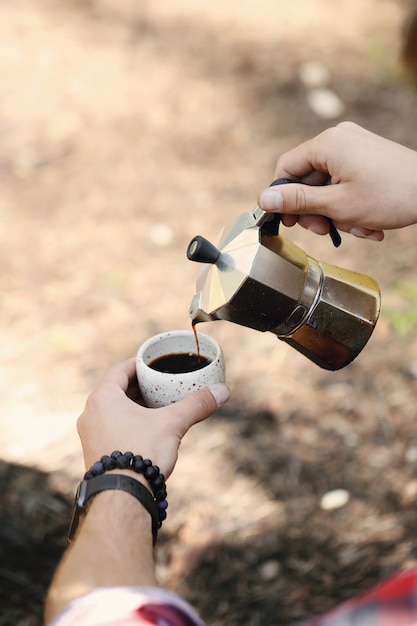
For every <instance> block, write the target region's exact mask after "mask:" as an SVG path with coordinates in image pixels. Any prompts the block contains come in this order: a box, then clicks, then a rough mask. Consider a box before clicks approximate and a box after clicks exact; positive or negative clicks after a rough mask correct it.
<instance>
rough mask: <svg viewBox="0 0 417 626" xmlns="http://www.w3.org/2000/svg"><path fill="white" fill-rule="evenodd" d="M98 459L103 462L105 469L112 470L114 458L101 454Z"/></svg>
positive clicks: (114, 464)
mask: <svg viewBox="0 0 417 626" xmlns="http://www.w3.org/2000/svg"><path fill="white" fill-rule="evenodd" d="M100 461H101V462H102V463H103V467H104V469H105V470H112V469H114V468H115V467H116V462H115V460H114V459H113V458H112V457H111V456H108V455H107V454H105V455H104V456H102V457H101V459H100Z"/></svg>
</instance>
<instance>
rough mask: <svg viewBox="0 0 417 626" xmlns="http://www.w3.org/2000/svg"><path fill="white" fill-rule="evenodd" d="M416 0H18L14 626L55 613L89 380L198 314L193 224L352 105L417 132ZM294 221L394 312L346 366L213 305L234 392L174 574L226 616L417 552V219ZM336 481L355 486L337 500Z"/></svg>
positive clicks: (174, 506) (11, 294)
mask: <svg viewBox="0 0 417 626" xmlns="http://www.w3.org/2000/svg"><path fill="white" fill-rule="evenodd" d="M409 9H410V4H409V3H407V2H401V1H400V0H397V1H389V0H339V1H338V2H337V3H335V2H331V1H330V0H315V1H314V2H312V1H311V0H298V2H292V3H289V2H284V1H283V0H258V1H255V0H245V1H242V0H229V2H225V3H213V2H209V1H208V0H198V1H197V2H196V1H193V0H171V1H170V2H163V1H160V2H158V3H156V2H155V3H151V2H150V1H146V0H136V1H133V0H132V1H130V0H83V1H81V0H69V1H68V0H67V2H64V1H63V0H14V2H13V3H11V2H3V3H0V262H1V267H2V272H1V276H0V289H1V293H2V306H1V309H0V397H1V401H2V408H1V412H0V413H1V415H0V422H1V430H0V450H1V458H2V460H1V463H0V494H1V495H0V498H1V500H0V502H1V510H0V606H1V611H0V626H12V625H13V626H17V625H18V626H38V625H40V624H41V623H42V609H43V601H44V596H45V592H46V588H47V585H48V583H49V581H50V578H51V576H52V572H53V569H54V567H55V565H56V563H57V561H58V559H59V557H60V555H61V554H62V551H63V549H64V548H65V545H66V531H67V527H68V520H69V512H70V502H71V499H72V495H73V492H74V489H75V486H76V484H77V482H78V480H79V477H80V474H81V472H82V462H81V455H80V449H79V444H78V440H77V436H76V433H75V420H76V417H77V416H78V414H79V413H80V411H81V410H82V408H83V404H84V401H85V397H86V395H87V393H88V392H89V390H90V389H91V388H92V387H93V386H94V384H95V383H96V382H97V381H98V379H99V378H100V376H101V375H102V373H103V372H104V371H105V370H106V368H107V367H108V366H110V365H111V364H113V363H114V362H116V361H119V360H121V359H124V358H125V357H127V356H130V355H132V354H134V353H135V351H136V349H137V347H138V346H139V345H140V343H141V342H142V341H143V340H144V339H146V338H147V337H149V336H150V335H151V334H154V333H155V332H159V331H162V330H168V329H172V328H189V324H190V322H189V318H188V306H189V303H190V301H191V298H192V296H193V294H194V288H195V279H196V272H197V266H196V265H194V264H192V263H190V262H188V261H187V260H186V258H185V250H186V247H187V244H188V242H189V240H190V239H191V238H192V237H193V236H194V235H196V234H203V235H205V236H206V237H207V238H209V239H211V240H212V241H214V242H216V241H217V237H218V233H219V231H220V230H221V228H222V227H223V226H224V225H225V223H227V222H229V221H231V220H234V219H235V218H236V217H237V216H238V215H239V214H240V213H242V212H243V211H247V210H249V209H250V208H251V207H252V206H253V205H254V203H255V200H256V196H257V194H258V192H259V191H260V189H262V188H263V187H264V186H266V185H267V184H268V183H269V182H270V181H271V179H272V176H273V170H274V164H275V160H276V158H277V157H278V155H279V154H280V153H281V152H283V151H284V150H286V149H288V148H290V147H292V146H294V145H295V144H297V143H299V142H300V141H302V140H305V139H307V138H308V137H310V136H311V135H313V134H316V133H318V132H320V131H321V130H322V129H324V128H326V127H327V126H329V125H332V124H335V123H337V122H338V121H341V120H343V119H351V120H353V121H355V122H357V123H359V124H362V125H363V126H366V127H368V128H369V129H371V130H373V131H375V132H377V133H380V134H383V135H385V136H387V137H390V138H392V139H394V140H397V141H400V142H403V143H405V144H407V145H409V146H411V147H414V148H417V91H416V89H415V87H414V85H413V83H412V82H411V81H410V79H409V78H408V77H407V76H405V75H404V73H403V71H402V69H401V67H400V64H399V61H398V59H399V49H400V44H401V38H402V29H403V25H404V21H405V19H406V15H407V14H408V11H409ZM319 89H321V90H323V89H327V90H328V91H327V92H326V93H327V99H326V100H324V101H323V100H322V99H321V100H317V98H318V97H319V96H320V95H321V96H323V91H319ZM329 91H330V95H329ZM326 93H325V94H324V95H326ZM329 98H330V100H329ZM286 234H287V235H288V237H290V238H291V239H293V240H294V241H295V242H297V243H298V244H299V245H301V246H302V247H303V248H304V249H305V250H306V251H308V252H309V254H311V255H312V256H314V257H316V258H319V259H322V260H326V261H330V262H333V263H336V264H337V265H341V266H342V267H347V268H351V269H355V270H358V271H362V272H364V273H369V274H371V275H372V276H374V277H375V278H376V279H377V280H378V282H379V283H380V286H381V290H382V296H383V311H382V315H381V318H380V320H379V322H378V325H377V327H376V330H375V332H374V334H373V336H372V338H371V340H370V342H369V344H368V346H367V347H366V349H365V350H364V351H363V353H362V354H361V355H360V357H359V358H358V359H357V360H356V361H355V362H354V363H352V364H351V365H350V366H348V367H347V368H345V369H343V370H341V371H339V372H333V373H332V372H326V371H324V370H321V369H319V368H318V367H317V366H315V365H314V364H312V363H310V362H309V361H308V360H306V359H305V358H304V357H302V356H301V355H300V354H298V353H297V352H295V351H294V350H292V349H291V348H289V347H288V346H287V345H285V344H283V343H282V342H279V341H278V340H277V339H276V338H275V337H274V336H273V335H268V334H261V333H257V332H255V331H251V330H250V329H246V328H242V327H239V326H235V325H232V324H228V323H223V322H215V323H210V324H206V325H204V327H201V328H200V330H201V331H202V332H207V333H208V334H211V335H212V336H213V337H215V338H216V339H218V341H219V342H220V343H221V345H222V347H223V349H224V352H225V356H226V363H227V372H228V374H227V377H228V382H229V385H230V387H231V388H232V393H233V398H232V400H231V401H230V403H229V404H228V405H227V406H226V407H225V408H224V410H222V411H221V412H219V414H217V415H216V416H214V417H213V418H212V419H210V420H209V421H207V422H206V423H204V424H201V425H199V426H198V427H195V428H194V429H193V430H192V431H191V433H190V434H189V437H188V438H187V439H186V441H185V442H184V444H183V446H182V448H181V455H180V460H179V463H178V466H177V470H176V473H175V474H174V476H173V477H172V478H171V480H170V481H169V485H168V486H169V496H170V509H169V517H168V520H167V522H166V524H165V525H164V529H163V532H162V533H161V540H160V546H159V549H158V573H159V577H160V580H161V583H162V584H164V585H167V586H168V587H169V588H170V589H173V590H176V591H179V592H180V593H182V594H184V596H185V597H186V598H188V599H189V600H191V602H192V603H193V604H194V606H195V607H196V608H197V609H198V610H199V611H200V613H201V614H202V616H203V617H204V619H205V620H206V621H207V623H208V624H209V625H210V626H220V625H223V624H228V625H229V626H237V625H238V624H239V625H240V624H245V625H248V626H259V625H262V626H274V625H278V624H286V623H289V622H293V621H295V620H298V619H300V618H303V617H307V616H309V615H312V614H316V613H319V612H321V611H323V610H326V609H328V608H330V607H332V606H334V605H335V604H337V603H338V602H340V601H341V600H344V599H346V598H350V597H352V596H354V595H356V594H357V593H359V592H360V591H362V590H365V589H368V588H370V587H371V586H373V585H374V584H376V583H378V582H379V581H381V580H383V579H384V578H385V577H387V576H388V575H389V574H391V573H392V572H394V571H396V570H398V569H399V568H401V567H404V566H407V565H409V564H411V563H414V562H415V561H416V560H417V544H416V530H415V519H416V500H417V423H416V410H415V398H416V394H417V328H416V326H415V323H416V321H417V314H416V312H417V289H416V288H415V287H414V284H415V254H416V253H415V249H416V240H417V231H416V229H415V228H410V229H407V230H404V231H400V232H396V233H388V234H387V236H386V239H385V241H384V242H383V243H382V244H373V243H369V242H363V241H359V240H354V239H353V238H352V237H348V236H344V237H343V243H342V246H341V247H340V248H339V249H337V250H336V249H334V248H332V246H331V243H330V241H329V240H328V238H320V237H317V236H314V235H312V234H311V233H307V232H305V231H301V229H299V228H294V229H292V230H291V231H288V232H287V233H286ZM137 452H140V451H137ZM334 489H343V490H345V491H346V492H347V494H348V496H349V498H348V501H347V502H346V503H345V504H344V505H343V506H341V507H339V508H336V509H333V510H327V509H325V508H323V504H322V502H323V501H322V498H323V496H324V495H325V494H326V493H328V492H329V491H332V490H334Z"/></svg>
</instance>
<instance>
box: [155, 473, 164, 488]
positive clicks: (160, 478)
mask: <svg viewBox="0 0 417 626" xmlns="http://www.w3.org/2000/svg"><path fill="white" fill-rule="evenodd" d="M161 487H165V481H164V477H163V476H162V474H158V476H156V478H154V479H153V480H152V489H153V490H154V491H155V490H158V489H161Z"/></svg>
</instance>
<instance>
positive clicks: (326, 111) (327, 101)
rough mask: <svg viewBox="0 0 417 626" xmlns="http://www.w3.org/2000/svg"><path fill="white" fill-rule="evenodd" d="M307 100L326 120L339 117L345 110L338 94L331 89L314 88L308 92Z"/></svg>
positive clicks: (314, 110)
mask: <svg viewBox="0 0 417 626" xmlns="http://www.w3.org/2000/svg"><path fill="white" fill-rule="evenodd" d="M307 102H308V105H309V107H310V109H311V110H312V111H313V112H314V113H315V114H316V115H318V117H321V118H323V119H326V120H330V119H333V118H335V117H339V116H340V115H341V114H342V113H343V111H344V110H345V105H344V104H343V102H342V100H341V99H340V98H339V96H338V95H336V94H335V93H334V91H331V89H325V88H322V87H320V88H317V89H312V90H311V91H310V92H309V93H308V94H307Z"/></svg>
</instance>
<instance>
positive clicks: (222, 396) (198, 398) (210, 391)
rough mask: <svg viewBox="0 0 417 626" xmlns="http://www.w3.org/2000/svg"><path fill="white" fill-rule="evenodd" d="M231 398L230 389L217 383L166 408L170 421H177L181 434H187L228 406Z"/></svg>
mask: <svg viewBox="0 0 417 626" xmlns="http://www.w3.org/2000/svg"><path fill="white" fill-rule="evenodd" d="M229 398H230V389H229V388H228V387H227V385H225V384H224V383H215V384H213V385H211V386H210V387H206V388H205V389H200V390H199V391H195V392H194V393H192V394H191V395H189V396H187V397H186V398H184V399H183V400H180V402H176V403H175V404H171V405H170V406H167V407H165V408H164V409H162V411H165V410H166V411H167V412H169V418H170V420H171V421H172V420H175V421H176V425H177V427H178V429H179V430H180V434H181V436H182V437H183V436H184V435H185V433H186V432H187V431H188V430H189V429H190V428H191V426H193V425H194V424H197V423H198V422H202V421H203V420H205V419H207V418H208V417H209V416H210V415H212V413H214V412H215V411H217V409H219V408H220V407H221V406H223V405H224V404H226V402H227V401H228V399H229Z"/></svg>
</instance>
